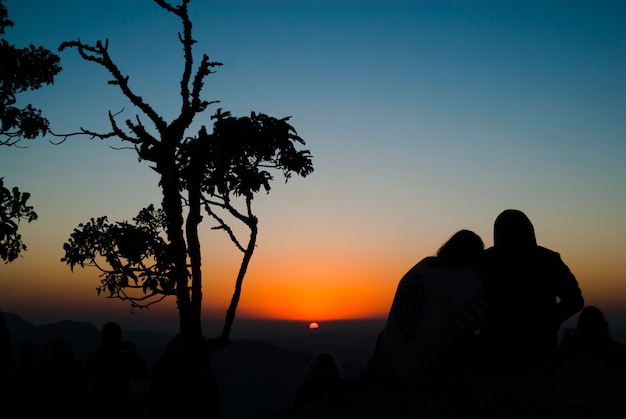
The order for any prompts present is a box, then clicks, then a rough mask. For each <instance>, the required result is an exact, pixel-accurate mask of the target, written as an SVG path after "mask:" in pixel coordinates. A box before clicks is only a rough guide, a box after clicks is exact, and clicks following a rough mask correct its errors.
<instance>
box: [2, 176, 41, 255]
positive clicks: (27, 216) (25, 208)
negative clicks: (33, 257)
mask: <svg viewBox="0 0 626 419" xmlns="http://www.w3.org/2000/svg"><path fill="white" fill-rule="evenodd" d="M29 198H30V194H29V193H28V192H20V190H19V189H18V188H17V187H14V188H13V189H11V190H9V189H7V188H6V187H5V186H4V178H0V259H2V260H4V261H5V263H9V262H12V261H14V260H15V259H17V257H18V256H19V255H20V252H22V251H25V250H26V245H25V244H24V243H23V242H22V236H21V234H19V233H18V232H17V229H18V225H19V222H20V220H26V221H28V222H29V223H30V222H31V221H34V220H36V219H37V213H36V212H35V211H34V210H33V207H32V206H30V205H28V204H27V201H28V199H29Z"/></svg>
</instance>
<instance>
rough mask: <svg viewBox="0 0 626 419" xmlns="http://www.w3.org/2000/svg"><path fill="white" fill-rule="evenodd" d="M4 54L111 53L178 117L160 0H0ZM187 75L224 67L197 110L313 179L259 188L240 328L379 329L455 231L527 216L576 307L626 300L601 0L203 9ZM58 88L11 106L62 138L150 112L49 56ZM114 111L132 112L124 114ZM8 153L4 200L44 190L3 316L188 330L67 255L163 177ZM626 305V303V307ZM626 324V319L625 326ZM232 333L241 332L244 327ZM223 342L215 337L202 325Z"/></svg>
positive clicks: (620, 122)
mask: <svg viewBox="0 0 626 419" xmlns="http://www.w3.org/2000/svg"><path fill="white" fill-rule="evenodd" d="M6 5H7V8H8V11H9V18H10V19H11V20H12V21H13V22H14V23H15V26H14V27H13V28H11V29H9V30H8V32H7V34H6V36H5V38H6V39H7V40H8V41H9V42H10V43H12V44H15V45H17V46H21V47H25V46H27V45H28V44H31V43H32V44H35V45H43V46H45V47H47V48H49V49H51V50H54V51H56V50H57V48H58V46H59V45H60V44H61V42H63V41H68V40H75V39H79V38H80V40H82V41H83V42H87V43H95V41H96V40H98V39H102V40H104V39H107V38H108V39H109V51H110V53H111V54H112V56H113V57H114V59H115V60H116V62H117V63H118V65H119V67H120V69H121V71H122V72H123V73H124V74H127V75H129V76H130V84H131V87H132V88H133V89H134V90H135V92H136V93H137V94H138V95H140V96H143V97H144V99H146V100H147V101H148V102H149V103H151V104H152V105H153V107H154V108H155V109H156V110H157V111H158V112H159V113H161V115H163V116H164V117H165V118H166V119H171V118H172V117H173V116H175V115H176V112H177V110H178V108H179V103H180V102H179V80H180V74H181V72H182V68H181V64H182V51H181V47H180V43H179V41H178V38H177V32H178V31H179V30H181V25H180V22H179V20H178V19H177V18H176V17H175V16H173V15H169V14H168V13H167V12H165V11H164V10H162V9H161V8H160V7H158V6H157V5H155V4H153V3H152V2H151V1H150V0H133V1H127V0H124V1H122V0H109V1H97V0H90V1H82V0H81V1H79V0H55V1H54V2H52V1H49V0H8V1H7V2H6ZM190 11H191V17H192V20H193V23H194V38H195V39H196V40H197V41H198V43H197V44H196V45H195V48H196V49H195V52H196V62H199V59H200V57H201V54H202V53H207V54H208V55H209V57H210V58H211V60H214V61H219V62H221V63H223V66H222V67H220V68H218V69H217V72H216V74H213V75H211V76H209V78H208V79H207V82H206V85H205V89H204V98H205V99H207V100H220V103H219V105H217V106H215V107H213V108H211V109H210V110H209V112H207V113H206V115H205V119H203V120H201V121H199V123H204V124H207V125H210V121H209V119H208V118H209V116H210V115H211V113H212V112H213V111H214V110H215V109H216V108H217V107H218V106H219V107H221V108H223V109H224V110H228V111H231V112H232V113H233V114H234V115H238V116H244V115H248V114H249V113H250V111H256V112H264V113H267V114H269V115H271V116H274V117H278V118H282V117H286V116H291V117H292V118H291V120H290V122H291V124H292V125H293V126H294V127H295V128H296V130H297V131H298V134H299V135H300V136H301V137H303V138H304V140H305V141H306V148H307V149H309V150H311V153H312V155H313V159H314V160H313V163H314V167H315V171H314V173H313V174H312V175H310V176H309V177H307V178H305V179H302V178H293V179H292V180H290V181H289V182H288V183H287V184H285V183H284V182H283V180H282V178H281V177H280V176H277V177H276V179H275V181H274V183H273V185H272V186H273V188H272V190H271V192H270V194H269V195H263V196H259V197H258V199H257V200H255V203H256V207H255V208H256V213H257V215H258V217H259V219H260V224H259V228H260V233H259V241H258V248H257V250H256V253H255V255H254V257H253V260H252V263H251V266H250V268H249V271H248V276H247V278H246V280H245V282H244V288H243V295H242V298H241V302H240V306H239V312H238V315H239V316H240V318H242V319H243V318H251V317H254V318H270V319H286V320H298V321H302V322H306V324H307V325H308V324H309V322H312V321H316V322H319V323H320V326H321V328H323V322H324V320H332V319H353V318H382V317H385V316H386V314H387V311H388V309H389V306H390V304H391V299H392V298H393V294H394V292H395V288H396V284H397V282H398V280H399V279H400V278H401V276H402V275H403V274H404V273H405V272H406V271H407V270H408V269H409V268H411V266H413V264H415V263H416V262H417V261H419V260H420V259H422V258H423V257H425V256H428V255H432V254H434V253H435V252H436V250H437V249H438V247H439V246H440V245H441V244H442V243H443V242H445V241H446V240H447V239H448V238H449V237H450V236H451V235H452V234H453V233H454V232H455V231H457V230H459V229H463V228H467V229H470V230H473V231H475V232H476V233H478V234H479V235H480V236H481V237H482V238H483V240H484V242H485V244H486V245H487V246H490V245H491V244H492V243H493V239H492V227H493V221H494V219H495V217H496V216H497V215H498V214H499V213H500V212H501V211H502V210H504V209H506V208H517V209H521V210H523V211H524V212H526V214H527V215H528V216H529V217H530V219H531V220H532V222H533V223H534V225H535V230H536V232H537V238H538V241H539V243H540V244H542V245H544V246H546V247H549V248H551V249H553V250H556V251H558V252H559V253H560V254H561V256H562V258H563V260H564V261H565V262H566V263H567V264H568V266H569V267H570V269H571V270H572V272H573V273H574V274H575V275H576V277H577V278H578V281H579V283H580V286H581V288H582V290H583V294H584V296H585V299H586V304H591V305H597V306H599V307H600V308H602V309H604V310H605V311H606V313H607V314H608V316H609V320H610V321H611V322H613V323H614V324H615V323H617V322H621V318H622V315H624V311H622V307H626V304H625V303H626V274H625V272H626V257H624V251H625V250H626V182H625V179H626V163H625V162H626V3H625V2H623V1H621V0H614V1H608V0H599V1H593V2H591V1H576V0H575V1H571V0H570V1H544V0H540V1H539V0H538V1H534V0H525V1H462V0H457V1H447V0H442V1H440V0H437V1H435V0H428V1H426V0H425V1H410V0H391V1H390V0H385V1H383V0H377V1H373V0H372V1H363V0H352V1H336V0H333V1H330V0H321V1H316V0H307V1H301V0H283V1H277V0H272V1H265V0H264V1H254V0H241V1H239V0H219V1H209V0H202V1H199V0H193V1H192V2H191V5H190ZM59 55H60V57H61V65H62V67H63V71H62V72H61V73H60V74H59V75H58V76H57V78H56V80H55V83H54V85H53V86H46V87H43V88H42V89H40V90H38V91H36V92H34V93H32V94H25V95H22V96H21V97H20V100H21V101H22V102H24V103H26V102H27V101H30V102H31V103H32V104H33V105H34V106H36V107H39V108H41V109H42V110H43V113H44V114H45V116H47V117H48V119H49V120H50V121H51V127H52V129H53V130H54V131H56V132H72V131H76V130H78V128H79V127H81V126H82V127H85V128H89V129H91V130H95V131H97V130H101V131H106V130H107V129H108V120H107V112H108V111H109V110H111V111H112V112H118V111H121V110H122V109H124V112H123V114H122V116H121V118H120V119H119V121H123V119H127V118H134V116H135V115H136V114H137V113H138V112H137V111H136V110H135V109H132V108H131V107H130V106H129V104H128V103H127V102H126V100H125V98H124V97H123V95H122V94H121V93H120V92H119V91H118V89H117V88H116V86H111V85H108V84H107V80H109V76H108V74H107V73H106V72H105V71H104V70H103V69H101V68H100V67H98V66H96V65H95V64H91V63H85V62H83V61H82V60H81V59H80V58H79V57H78V54H77V53H76V51H75V50H66V51H64V52H62V53H59ZM122 118H123V119H122ZM24 145H28V148H14V147H12V148H6V147H4V148H1V149H0V176H2V177H4V181H5V186H8V187H12V186H18V187H19V188H20V189H21V190H23V191H28V192H30V193H31V194H32V198H31V203H32V205H34V206H35V209H36V211H37V213H38V214H39V219H38V220H37V221H36V222H33V223H31V224H22V225H21V226H20V229H21V233H22V235H23V238H24V241H25V243H26V244H27V246H28V251H27V252H25V253H24V254H23V258H20V259H18V260H16V261H15V262H13V263H11V264H6V265H0V309H2V310H3V311H9V312H15V313H18V314H20V315H22V317H24V318H26V319H28V320H31V321H33V322H35V323H44V322H48V321H56V320H61V319H65V318H71V319H74V320H81V321H82V320H85V321H94V322H96V323H98V322H101V321H102V320H103V319H112V318H113V319H118V320H120V321H123V322H125V323H124V324H126V325H128V327H135V326H136V327H139V325H144V324H149V325H151V327H165V326H166V325H171V324H174V325H175V322H176V315H177V312H176V307H175V302H174V301H173V300H171V301H167V302H164V303H161V304H160V305H159V306H155V307H153V308H151V309H150V310H148V311H140V312H136V313H135V314H131V313H130V307H129V306H128V304H126V303H122V302H119V301H113V300H108V299H106V298H104V297H102V296H101V297H98V296H97V294H96V291H95V288H96V285H97V284H98V278H97V275H98V272H97V271H95V269H85V270H81V269H78V270H76V271H75V272H74V273H71V271H70V269H69V267H67V266H66V265H65V264H63V263H61V262H60V259H61V257H62V256H63V249H62V245H63V243H64V242H66V241H67V239H68V237H69V235H70V234H71V232H72V230H73V228H75V227H76V226H77V225H78V224H79V223H81V222H85V221H88V220H89V218H90V217H98V216H102V215H107V216H108V217H109V219H110V220H116V221H123V220H130V219H131V218H133V217H134V216H135V215H136V214H137V212H138V211H139V210H140V209H141V208H143V207H144V206H147V205H148V204H150V203H155V204H158V203H160V194H159V189H158V187H157V177H156V175H155V174H154V173H153V172H152V171H151V170H150V169H149V167H148V166H147V165H146V164H144V163H138V161H137V157H136V154H135V152H134V151H132V150H113V149H111V148H110V146H118V145H119V142H117V141H111V142H101V141H97V140H92V141H90V140H89V139H87V138H76V137H75V138H71V139H69V140H68V141H66V142H65V143H63V144H61V145H52V144H50V143H49V142H48V141H46V140H45V139H39V140H37V141H34V142H28V143H27V144H24ZM206 219H207V222H206V223H205V224H204V227H202V234H203V236H202V238H203V246H204V247H203V269H204V270H203V272H204V281H205V283H204V313H205V314H206V315H207V316H208V315H214V316H217V317H221V316H223V313H224V312H225V310H226V307H227V305H228V302H229V300H230V296H231V294H232V291H233V285H234V279H235V275H236V272H237V269H238V267H239V258H240V256H241V254H240V253H239V252H238V251H237V250H236V249H235V248H234V246H233V245H232V243H231V242H230V240H229V239H228V237H227V236H225V235H224V234H223V233H221V232H216V231H212V230H210V227H211V226H213V224H212V223H211V221H210V220H208V217H207V218H206ZM625 310H626V309H625ZM624 324H626V322H625V323H624ZM236 328H237V323H235V329H236ZM206 332H207V333H208V334H213V331H208V330H207V331H206Z"/></svg>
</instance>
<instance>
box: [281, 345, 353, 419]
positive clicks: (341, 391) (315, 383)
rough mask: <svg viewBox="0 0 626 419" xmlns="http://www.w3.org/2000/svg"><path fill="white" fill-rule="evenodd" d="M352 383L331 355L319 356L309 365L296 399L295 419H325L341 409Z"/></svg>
mask: <svg viewBox="0 0 626 419" xmlns="http://www.w3.org/2000/svg"><path fill="white" fill-rule="evenodd" d="M347 394H348V381H347V380H346V379H345V377H344V374H343V369H342V368H341V364H340V363H339V361H338V360H337V359H336V358H335V357H334V355H332V354H331V353H328V352H321V353H318V354H316V355H315V356H314V357H313V359H312V360H311V362H310V363H309V365H308V366H307V368H306V370H305V373H304V377H303V379H302V382H301V383H300V386H299V387H298V389H297V391H296V394H295V396H294V402H293V410H294V417H296V418H298V417H322V416H319V415H320V414H323V413H324V412H330V411H336V410H338V409H341V408H342V406H343V405H344V403H345V402H346V400H347Z"/></svg>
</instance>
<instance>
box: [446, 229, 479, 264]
mask: <svg viewBox="0 0 626 419" xmlns="http://www.w3.org/2000/svg"><path fill="white" fill-rule="evenodd" d="M484 248H485V245H484V243H483V241H482V239H481V238H480V236H479V235H478V234H476V233H474V232H473V231H470V230H460V231H458V232H456V233H454V235H453V236H452V237H450V239H449V240H448V241H447V242H446V243H444V244H443V246H441V247H440V248H439V250H438V251H437V262H438V263H439V264H440V265H442V266H445V267H450V268H455V267H459V266H472V265H474V264H475V263H476V262H477V260H478V258H479V257H480V255H481V253H482V251H483V250H484Z"/></svg>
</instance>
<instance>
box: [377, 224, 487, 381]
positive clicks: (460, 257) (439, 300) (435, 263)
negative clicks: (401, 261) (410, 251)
mask: <svg viewBox="0 0 626 419" xmlns="http://www.w3.org/2000/svg"><path fill="white" fill-rule="evenodd" d="M483 250H484V244H483V241H482V239H481V238H480V237H479V236H478V235H477V234H476V233H474V232H472V231H469V230H461V231H458V232H457V233H455V234H454V235H453V236H452V237H451V238H450V239H449V240H448V241H447V242H446V243H445V244H444V245H443V246H441V248H440V249H439V251H438V252H437V256H430V257H426V258H424V259H423V260H421V261H420V262H419V263H417V264H416V265H415V266H414V267H413V268H411V269H410V270H409V271H408V272H407V273H406V274H405V275H404V276H403V278H402V279H401V280H400V283H399V284H398V287H397V290H396V294H395V296H394V299H393V303H392V305H391V309H390V311H389V316H388V318H387V321H386V324H385V328H384V330H383V333H382V335H381V336H380V338H379V345H378V347H377V348H376V354H375V357H376V358H378V359H374V360H372V362H370V366H371V367H373V368H374V369H376V372H375V374H376V375H379V376H381V377H383V378H391V379H393V380H394V381H399V382H403V383H408V384H427V383H430V382H433V381H439V380H441V379H445V378H446V377H448V376H449V375H450V374H454V373H455V372H456V371H457V369H458V368H462V367H464V366H465V363H466V362H467V360H466V356H467V355H468V353H469V352H470V350H471V346H472V344H473V340H474V339H475V334H474V333H473V330H476V329H478V328H479V327H480V320H481V315H482V312H483V311H484V309H485V300H484V295H483V283H482V280H481V278H480V276H479V275H478V273H477V272H476V270H475V265H476V264H477V262H478V261H479V259H480V257H481V255H482V252H483Z"/></svg>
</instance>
